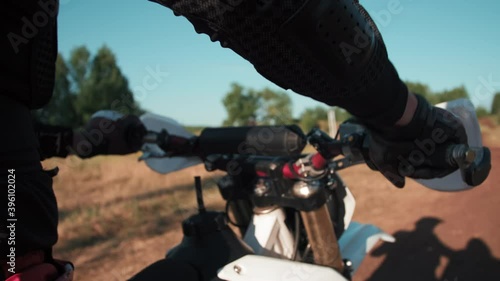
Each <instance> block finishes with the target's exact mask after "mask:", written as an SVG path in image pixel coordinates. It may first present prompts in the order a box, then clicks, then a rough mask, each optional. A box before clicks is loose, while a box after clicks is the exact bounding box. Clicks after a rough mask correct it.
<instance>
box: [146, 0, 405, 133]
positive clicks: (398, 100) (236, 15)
mask: <svg viewBox="0 0 500 281" xmlns="http://www.w3.org/2000/svg"><path fill="white" fill-rule="evenodd" d="M151 1H153V2H157V3H160V4H162V5H164V6H166V7H169V8H171V9H172V10H173V11H174V13H175V14H176V15H182V16H185V17H186V18H187V19H188V20H189V21H190V22H191V23H192V24H193V26H194V28H195V30H196V31H197V32H198V33H205V34H207V35H208V36H210V39H211V40H212V41H220V42H221V45H222V46H223V47H228V48H230V49H232V50H233V51H235V52H236V53H238V54H239V55H240V56H242V57H243V58H245V59H247V60H248V61H250V62H251V63H252V64H253V65H254V67H255V68H256V70H257V71H258V72H259V73H260V74H262V75H263V76H264V77H266V78H267V79H269V80H271V81H272V82H274V83H276V84H277V85H278V86H280V87H282V88H285V89H292V90H293V91H295V92H297V93H299V94H302V95H305V96H309V97H311V98H314V99H316V100H318V101H321V102H324V103H327V104H329V105H336V106H340V107H343V108H345V109H346V110H348V111H349V112H351V113H352V114H354V115H356V116H358V117H362V118H365V119H370V121H372V122H379V123H380V122H382V123H383V124H382V125H384V124H388V125H392V124H394V123H395V122H396V121H397V120H398V119H399V118H400V117H401V115H402V113H403V109H404V107H405V105H406V98H407V90H406V87H405V86H404V85H403V84H402V82H401V81H400V79H399V77H398V75H397V72H396V70H395V69H394V67H393V66H392V64H391V63H390V62H389V60H388V57H387V52H386V48H385V46H384V43H383V41H382V38H381V36H380V33H379V32H378V30H377V27H376V26H375V24H374V22H373V20H372V19H371V18H370V17H369V15H368V14H367V13H366V11H365V10H364V9H363V7H361V6H360V5H359V3H358V2H357V1H353V0H338V1H330V0H260V1H256V0H206V1H197V0H151ZM374 117H376V119H375V118H374Z"/></svg>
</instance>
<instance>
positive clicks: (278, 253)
mask: <svg viewBox="0 0 500 281" xmlns="http://www.w3.org/2000/svg"><path fill="white" fill-rule="evenodd" d="M438 106H441V107H443V108H446V109H447V110H449V111H451V112H452V113H454V114H455V115H457V116H458V117H459V118H460V119H461V121H462V122H463V124H464V127H465V128H466V132H467V136H468V145H453V146H450V147H449V148H448V150H447V151H448V153H447V156H446V162H447V163H448V164H449V165H451V166H453V167H456V168H458V169H457V171H456V172H455V173H452V174H450V175H448V176H446V177H444V178H440V179H434V180H419V182H420V183H421V184H423V185H425V186H426V187H429V188H432V189H435V190H440V191H460V190H465V189H468V188H473V187H475V186H478V185H479V184H481V183H482V182H483V181H484V180H485V179H486V177H487V176H488V173H489V170H490V168H491V164H490V162H491V160H490V158H491V156H490V151H489V149H488V148H486V147H483V146H482V141H481V134H480V131H479V126H478V120H477V118H476V116H475V112H474V108H473V106H472V104H471V103H470V102H469V101H468V100H464V99H461V100H456V101H452V102H448V103H443V104H440V105H438ZM141 120H142V121H143V123H144V124H145V126H146V128H147V129H148V134H147V135H146V137H145V138H144V146H143V148H142V151H143V155H142V156H141V158H140V160H144V161H145V162H146V164H147V165H148V166H149V167H150V168H151V169H153V170H155V171H157V172H160V173H163V174H166V173H169V172H172V171H176V170H180V169H183V168H186V167H189V166H193V165H197V164H200V163H203V164H204V165H205V168H206V170H207V171H215V170H220V171H224V172H226V173H227V174H226V175H225V176H223V177H222V178H221V179H220V180H219V181H218V183H217V185H218V188H219V191H220V194H221V196H222V198H223V199H224V200H225V201H226V208H225V211H224V212H215V211H207V210H206V209H205V207H204V203H203V196H202V186H201V180H200V177H195V184H194V187H195V190H196V199H197V202H198V214H195V215H193V216H191V217H189V218H187V219H185V220H184V221H183V222H182V230H183V234H184V237H183V239H182V241H181V243H180V244H178V245H177V246H175V247H174V248H172V249H170V250H169V251H168V252H167V254H166V256H165V259H162V260H160V261H158V262H156V263H153V264H152V265H150V266H148V267H147V268H145V269H144V270H142V271H141V272H139V273H138V274H136V275H135V276H134V277H132V279H130V280H132V281H150V280H163V279H168V280H177V279H179V280H231V281H239V280H241V281H253V280H255V281H257V280H270V281H271V280H272V281H274V280H309V281H313V280H317V281H324V280H336V281H345V280H351V279H352V276H353V274H355V273H356V270H357V269H358V267H359V265H360V264H361V262H362V261H363V259H364V257H365V256H366V254H367V253H368V252H369V251H370V250H371V249H372V248H373V247H374V246H375V245H376V243H378V241H379V240H383V241H385V242H394V241H395V239H394V237H392V236H391V235H389V234H387V233H385V232H384V231H382V230H381V229H380V228H378V227H376V226H374V225H370V224H361V223H357V222H354V221H352V217H353V213H354V209H355V206H356V203H355V198H354V196H353V194H352V193H351V191H350V190H349V188H348V187H347V185H346V184H345V183H344V181H343V180H342V178H341V177H340V176H339V174H338V171H340V170H342V169H346V168H349V167H351V166H353V165H357V164H362V163H365V159H367V153H368V147H369V141H370V137H369V131H368V130H367V129H366V128H365V127H363V126H362V125H360V124H357V123H353V122H349V121H347V122H344V123H342V124H341V125H340V126H339V130H338V132H337V135H336V136H335V137H330V136H329V135H328V134H326V133H324V132H322V131H321V130H319V129H313V130H312V131H311V132H309V133H308V134H307V135H305V134H304V133H303V132H302V131H301V129H300V128H299V127H298V126H296V125H288V126H253V127H226V128H206V129H204V130H203V131H202V132H201V134H200V135H199V136H195V135H193V134H191V133H189V132H188V131H187V130H185V129H184V128H183V127H182V126H181V125H180V124H179V123H177V122H176V121H175V120H173V119H170V118H166V117H162V116H159V115H155V114H149V113H148V114H145V115H144V116H142V117H141ZM307 143H309V144H310V145H312V147H314V149H315V150H316V152H315V153H309V154H307V153H306V154H304V153H303V149H304V148H305V146H306V144H307ZM230 224H231V225H233V227H232V228H231V227H230V226H229V225H230ZM235 230H236V231H235ZM236 232H240V235H237V234H236Z"/></svg>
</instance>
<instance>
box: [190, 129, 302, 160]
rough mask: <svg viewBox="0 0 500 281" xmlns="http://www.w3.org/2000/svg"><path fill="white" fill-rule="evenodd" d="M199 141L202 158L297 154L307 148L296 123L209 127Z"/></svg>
mask: <svg viewBox="0 0 500 281" xmlns="http://www.w3.org/2000/svg"><path fill="white" fill-rule="evenodd" d="M198 144H199V151H200V153H201V155H202V157H203V158H205V157H206V156H208V155H211V154H242V155H263V156H294V155H299V154H300V153H301V152H302V150H303V149H304V146H305V145H306V137H305V135H304V133H303V132H302V130H301V129H300V128H299V127H298V126H297V125H288V126H253V127H250V126H248V127H226V128H207V129H204V130H203V132H202V133H201V135H200V137H199V139H198Z"/></svg>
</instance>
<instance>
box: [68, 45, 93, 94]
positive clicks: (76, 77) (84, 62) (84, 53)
mask: <svg viewBox="0 0 500 281" xmlns="http://www.w3.org/2000/svg"><path fill="white" fill-rule="evenodd" d="M69 65H70V67H71V68H70V72H69V74H70V76H71V79H72V81H73V82H74V87H75V88H76V90H77V91H79V90H80V89H81V88H82V85H83V84H84V82H85V81H86V80H87V78H88V73H89V69H90V66H91V65H90V52H89V50H88V49H87V48H86V47H85V46H80V47H77V48H75V49H73V50H72V51H71V55H70V59H69Z"/></svg>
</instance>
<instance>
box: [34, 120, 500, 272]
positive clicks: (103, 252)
mask: <svg viewBox="0 0 500 281" xmlns="http://www.w3.org/2000/svg"><path fill="white" fill-rule="evenodd" d="M485 125H487V124H485ZM483 130H484V133H485V142H486V143H487V144H489V145H490V147H491V148H492V153H493V159H494V160H493V169H492V172H491V175H490V177H489V179H488V180H487V181H486V182H485V183H484V184H483V185H481V186H479V187H477V188H475V189H473V190H469V191H465V192H459V193H443V192H437V191H432V190H429V189H427V188H425V187H423V186H420V185H418V184H417V183H415V182H412V181H409V183H408V184H407V186H406V187H405V188H404V189H396V188H394V187H392V186H391V185H390V184H389V183H388V182H387V181H386V180H385V179H383V178H382V176H380V175H379V174H377V173H375V172H372V171H370V170H369V169H368V168H366V167H364V166H358V167H354V168H351V169H348V170H347V171H343V172H342V173H341V176H342V177H343V178H344V180H345V182H346V183H347V184H348V186H349V187H350V188H351V190H352V192H353V194H354V196H355V197H356V200H357V209H356V212H355V216H354V219H355V220H356V221H360V222H363V223H372V224H375V225H377V226H379V227H381V228H382V229H384V230H385V231H387V232H388V233H390V234H393V235H395V236H396V238H397V239H398V241H397V242H396V243H395V244H392V245H386V244H383V245H379V247H378V248H377V249H376V250H375V251H373V252H372V253H371V255H369V256H368V257H367V259H365V261H364V262H363V264H362V265H361V268H360V270H359V271H358V273H357V275H356V276H355V278H354V280H356V281H358V280H442V281H444V280H448V281H452V280H453V281H465V280H500V273H498V270H499V269H500V261H498V258H500V236H499V233H500V220H499V219H498V217H497V216H498V214H499V213H500V191H498V190H497V188H500V187H498V185H499V183H500V175H499V174H498V172H499V170H498V169H495V168H496V167H497V166H498V165H500V147H498V146H497V144H500V128H494V127H488V126H483ZM137 157H138V155H131V156H126V157H96V158H94V159H90V160H85V161H83V160H80V159H77V158H68V159H64V160H62V159H50V160H48V161H46V162H45V163H44V165H45V166H46V167H52V166H55V165H57V166H59V168H60V174H59V175H58V176H57V177H56V179H55V183H54V190H55V192H56V195H57V198H58V204H59V209H60V224H59V235H60V239H59V242H58V244H57V246H56V248H55V255H56V256H57V257H59V258H63V259H69V260H72V261H73V262H74V263H75V265H76V268H77V271H76V280H95V281H98V280H103V281H104V280H106V281H109V280H126V279H127V278H129V277H131V276H132V275H133V274H134V273H136V272H138V271H139V270H140V269H142V268H144V267H145V266H147V265H148V264H150V263H152V262H154V261H156V260H158V259H160V258H162V257H163V256H164V255H165V253H166V251H167V249H169V248H171V247H172V246H174V245H175V244H176V243H178V242H179V241H180V239H181V237H182V236H181V233H180V231H181V230H180V221H181V220H182V219H183V218H185V217H187V216H189V214H191V213H193V212H195V198H194V195H193V192H192V189H193V184H192V183H193V177H194V176H196V175H200V176H202V179H203V182H204V187H205V200H206V205H207V206H208V207H209V208H212V209H219V210H221V209H222V208H223V202H222V200H221V199H220V196H219V194H218V191H217V189H216V187H215V182H216V179H217V178H218V177H220V176H221V175H222V174H221V173H215V174H214V173H210V174H209V173H207V172H206V171H205V170H204V169H203V166H201V165H200V166H196V167H193V168H189V169H186V170H183V171H179V172H175V173H172V174H169V175H160V174H157V173H155V172H153V171H151V170H149V169H148V168H147V167H146V166H145V164H144V163H142V162H137ZM424 217H429V218H436V219H439V220H441V222H440V223H438V224H433V220H430V219H427V220H423V221H421V223H419V224H418V227H417V222H418V221H419V220H421V219H422V218H424ZM467 274H473V275H467Z"/></svg>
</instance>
